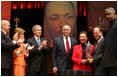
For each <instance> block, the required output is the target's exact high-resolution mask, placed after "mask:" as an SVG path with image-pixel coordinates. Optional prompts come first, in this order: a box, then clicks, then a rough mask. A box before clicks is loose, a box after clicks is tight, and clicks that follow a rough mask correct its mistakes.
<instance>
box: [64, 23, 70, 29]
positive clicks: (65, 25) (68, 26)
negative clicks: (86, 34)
mask: <svg viewBox="0 0 118 77" xmlns="http://www.w3.org/2000/svg"><path fill="white" fill-rule="evenodd" d="M64 26H68V27H70V25H67V24H66V25H64ZM64 26H62V29H63V27H64ZM70 29H71V27H70Z"/></svg>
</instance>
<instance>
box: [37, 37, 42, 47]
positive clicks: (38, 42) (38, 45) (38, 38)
mask: <svg viewBox="0 0 118 77" xmlns="http://www.w3.org/2000/svg"><path fill="white" fill-rule="evenodd" d="M37 43H38V46H40V44H41V42H40V41H39V38H37Z"/></svg>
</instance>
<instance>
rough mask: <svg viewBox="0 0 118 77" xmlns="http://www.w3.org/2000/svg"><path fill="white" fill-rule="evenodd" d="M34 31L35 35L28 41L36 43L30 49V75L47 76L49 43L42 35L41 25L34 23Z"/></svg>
mask: <svg viewBox="0 0 118 77" xmlns="http://www.w3.org/2000/svg"><path fill="white" fill-rule="evenodd" d="M32 31H33V33H34V36H33V37H31V38H29V39H28V40H27V41H26V42H27V43H29V44H31V45H35V48H34V49H33V50H31V51H29V57H28V61H29V63H28V68H29V69H28V70H29V72H28V75H29V76H40V75H41V76H45V75H47V67H46V66H47V65H46V54H47V53H49V45H48V44H47V40H46V39H44V38H41V37H40V36H41V33H42V28H41V26H40V25H34V26H33V28H32Z"/></svg>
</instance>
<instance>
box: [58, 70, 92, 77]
mask: <svg viewBox="0 0 118 77" xmlns="http://www.w3.org/2000/svg"><path fill="white" fill-rule="evenodd" d="M56 76H92V74H91V72H90V71H86V70H64V71H57V72H56Z"/></svg>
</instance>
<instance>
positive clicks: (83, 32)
mask: <svg viewBox="0 0 118 77" xmlns="http://www.w3.org/2000/svg"><path fill="white" fill-rule="evenodd" d="M81 34H85V35H86V37H88V36H87V32H86V31H81V32H80V34H79V36H80V35H81Z"/></svg>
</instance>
